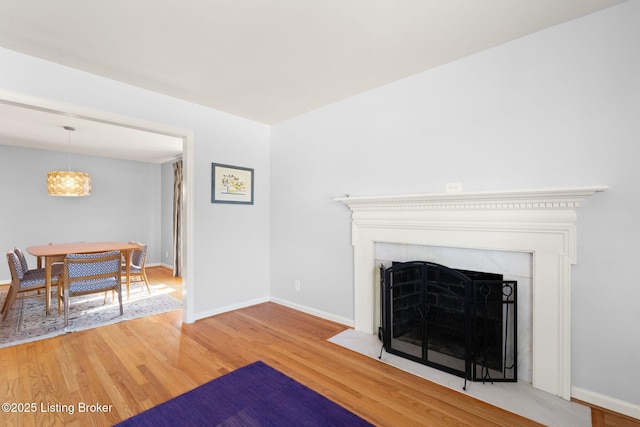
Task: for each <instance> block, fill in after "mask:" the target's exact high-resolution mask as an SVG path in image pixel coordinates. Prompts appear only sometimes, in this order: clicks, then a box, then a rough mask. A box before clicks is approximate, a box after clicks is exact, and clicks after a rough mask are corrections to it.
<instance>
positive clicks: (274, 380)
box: [117, 362, 372, 427]
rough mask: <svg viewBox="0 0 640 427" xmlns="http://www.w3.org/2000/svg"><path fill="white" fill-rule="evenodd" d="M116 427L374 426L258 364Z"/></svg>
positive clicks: (262, 364)
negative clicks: (217, 426)
mask: <svg viewBox="0 0 640 427" xmlns="http://www.w3.org/2000/svg"><path fill="white" fill-rule="evenodd" d="M117 425H118V426H136V427H138V426H153V427H160V426H216V425H219V426H242V427H245V426H274V427H275V426H277V427H284V426H322V427H326V426H349V427H354V426H371V425H372V424H370V423H368V422H367V421H365V420H363V419H362V418H360V417H358V416H357V415H355V414H353V413H351V412H349V411H348V410H346V409H344V408H343V407H341V406H339V405H337V404H336V403H334V402H332V401H330V400H329V399H327V398H326V397H324V396H322V395H320V394H318V393H316V392H315V391H313V390H311V389H310V388H308V387H306V386H304V385H302V384H300V383H298V382H296V381H295V380H293V379H291V378H289V377H288V376H286V375H284V374H283V373H281V372H278V371H277V370H275V369H273V368H271V367H270V366H268V365H266V364H265V363H264V362H255V363H252V364H251V365H247V366H245V367H244V368H240V369H238V370H236V371H233V372H231V373H229V374H226V375H224V376H222V377H220V378H217V379H215V380H213V381H210V382H208V383H206V384H204V385H201V386H199V387H197V388H195V389H193V390H191V391H188V392H186V393H185V394H182V395H180V396H178V397H176V398H174V399H171V400H169V401H167V402H165V403H162V404H160V405H158V406H156V407H154V408H151V409H149V410H147V411H145V412H142V413H140V414H138V415H135V416H133V417H131V418H129V419H128V420H125V421H123V422H122V423H120V424H117Z"/></svg>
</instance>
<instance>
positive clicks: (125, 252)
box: [27, 242, 138, 314]
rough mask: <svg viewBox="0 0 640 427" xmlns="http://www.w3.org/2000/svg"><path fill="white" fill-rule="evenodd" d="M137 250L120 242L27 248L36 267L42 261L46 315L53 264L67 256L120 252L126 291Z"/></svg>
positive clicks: (49, 302)
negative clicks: (122, 260)
mask: <svg viewBox="0 0 640 427" xmlns="http://www.w3.org/2000/svg"><path fill="white" fill-rule="evenodd" d="M137 248H138V246H137V245H134V244H132V243H122V242H75V243H55V244H53V243H50V244H47V245H41V246H29V247H28V248H27V252H29V253H30V254H31V255H33V256H35V257H36V258H37V259H38V267H40V266H41V260H43V259H44V275H45V287H46V296H45V312H46V314H50V311H51V266H52V265H53V264H54V263H56V262H64V259H65V257H66V256H67V255H69V254H90V253H99V252H108V251H120V252H121V253H122V256H123V257H124V260H125V272H126V285H127V289H129V279H130V277H131V276H130V268H131V251H132V250H134V249H137Z"/></svg>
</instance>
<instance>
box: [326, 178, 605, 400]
mask: <svg viewBox="0 0 640 427" xmlns="http://www.w3.org/2000/svg"><path fill="white" fill-rule="evenodd" d="M607 188H608V187H607V186H592V187H575V188H552V189H534V190H514V191H492V192H473V193H442V194H417V195H396V196H371V197H345V198H340V199H336V200H337V201H339V202H341V203H344V204H345V205H347V206H349V208H350V209H351V210H352V212H353V213H352V244H353V246H354V287H355V288H354V326H355V329H356V330H358V331H363V332H367V333H372V334H373V333H376V332H377V331H376V330H375V328H377V325H375V324H374V319H375V313H374V310H375V309H376V308H375V307H374V300H375V298H374V280H375V279H374V278H375V269H376V265H375V244H376V243H378V242H384V243H398V244H414V245H427V246H441V247H452V248H470V249H487V250H498V251H515V252H526V253H531V254H532V255H533V256H532V260H533V265H532V273H533V295H532V317H533V318H532V386H533V387H535V388H538V389H541V390H544V391H547V392H549V393H553V394H556V395H558V396H561V397H563V398H564V399H570V398H571V381H570V380H571V378H570V374H571V366H570V362H571V353H570V344H571V335H570V334H571V301H570V297H571V264H575V263H576V262H577V259H576V252H577V250H576V219H577V215H576V209H577V208H578V207H579V206H580V203H581V202H582V201H583V200H585V199H586V198H588V197H590V196H592V195H593V194H594V193H596V192H600V191H604V190H606V189H607Z"/></svg>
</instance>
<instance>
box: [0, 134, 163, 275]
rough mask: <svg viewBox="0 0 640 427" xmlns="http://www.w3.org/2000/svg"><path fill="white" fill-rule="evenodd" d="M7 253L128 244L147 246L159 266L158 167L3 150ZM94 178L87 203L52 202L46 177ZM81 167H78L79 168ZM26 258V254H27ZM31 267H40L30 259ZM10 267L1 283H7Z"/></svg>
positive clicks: (0, 170)
mask: <svg viewBox="0 0 640 427" xmlns="http://www.w3.org/2000/svg"><path fill="white" fill-rule="evenodd" d="M2 143H3V142H2V141H0V182H2V185H0V200H3V201H4V203H3V209H2V218H3V221H2V223H3V226H2V232H1V233H0V248H3V250H5V251H6V250H9V249H12V248H13V247H14V246H18V247H20V248H21V249H22V250H23V251H25V248H26V247H28V246H33V245H44V244H47V243H49V242H74V241H124V242H126V241H129V240H137V241H140V242H145V243H148V244H149V255H148V261H147V262H148V263H150V264H151V263H158V262H160V235H161V229H160V165H155V164H150V163H142V162H133V161H122V160H114V159H107V158H100V157H90V156H80V155H71V157H68V156H67V154H66V153H61V152H55V151H44V150H34V149H26V148H19V147H12V146H6V145H1V144H2ZM69 163H71V164H72V165H73V166H74V167H73V169H74V170H81V171H84V172H89V173H90V174H91V184H92V195H91V196H89V197H51V196H49V195H48V194H47V172H48V171H50V170H58V169H60V168H62V169H67V167H68V166H69ZM76 166H77V167H76ZM25 252H26V251H25ZM27 260H28V262H29V265H30V267H35V265H36V261H35V258H33V257H32V256H31V255H29V254H27ZM10 278H11V274H10V272H9V268H8V266H7V263H6V261H5V262H3V263H0V280H3V281H9V280H10Z"/></svg>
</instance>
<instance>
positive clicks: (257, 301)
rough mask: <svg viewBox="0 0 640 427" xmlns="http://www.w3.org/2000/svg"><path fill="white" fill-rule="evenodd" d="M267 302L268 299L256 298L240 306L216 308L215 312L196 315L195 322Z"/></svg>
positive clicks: (209, 311) (232, 305)
mask: <svg viewBox="0 0 640 427" xmlns="http://www.w3.org/2000/svg"><path fill="white" fill-rule="evenodd" d="M265 302H269V298H268V297H264V298H256V299H253V300H249V301H243V302H242V303H238V304H231V305H227V306H224V307H220V308H216V309H213V310H208V311H204V312H201V313H195V314H194V318H195V319H194V321H195V320H200V319H204V318H207V317H211V316H216V315H218V314H222V313H227V312H229V311H234V310H240V309H241V308H246V307H251V306H252V305H258V304H262V303H265Z"/></svg>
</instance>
